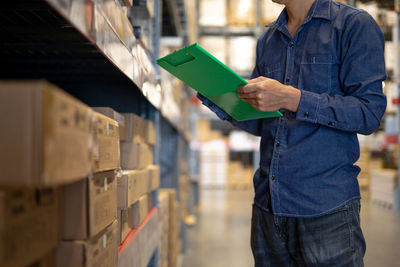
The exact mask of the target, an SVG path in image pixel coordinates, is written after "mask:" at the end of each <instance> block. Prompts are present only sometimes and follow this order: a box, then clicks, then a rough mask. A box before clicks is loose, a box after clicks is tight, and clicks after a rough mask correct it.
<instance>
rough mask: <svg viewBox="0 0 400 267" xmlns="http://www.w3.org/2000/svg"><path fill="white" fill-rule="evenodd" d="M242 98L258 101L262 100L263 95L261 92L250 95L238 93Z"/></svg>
mask: <svg viewBox="0 0 400 267" xmlns="http://www.w3.org/2000/svg"><path fill="white" fill-rule="evenodd" d="M238 96H239V97H240V98H248V99H257V98H261V94H260V93H259V92H250V93H244V94H243V93H238Z"/></svg>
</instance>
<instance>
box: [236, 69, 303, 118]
mask: <svg viewBox="0 0 400 267" xmlns="http://www.w3.org/2000/svg"><path fill="white" fill-rule="evenodd" d="M238 95H239V97H240V98H241V99H242V100H243V101H246V102H249V103H250V104H251V105H252V106H253V107H254V108H255V109H257V110H260V111H276V110H279V109H281V108H284V109H286V110H289V111H293V112H297V109H298V107H299V103H300V97H301V91H300V90H299V89H296V88H294V87H292V86H288V85H284V84H282V83H280V82H278V81H277V80H273V79H269V78H265V77H263V76H260V77H257V78H255V79H252V80H249V81H248V84H246V85H244V86H240V87H239V88H238Z"/></svg>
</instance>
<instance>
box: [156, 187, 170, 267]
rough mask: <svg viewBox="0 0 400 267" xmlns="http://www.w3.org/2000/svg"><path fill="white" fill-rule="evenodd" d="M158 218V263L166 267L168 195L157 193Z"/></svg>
mask: <svg viewBox="0 0 400 267" xmlns="http://www.w3.org/2000/svg"><path fill="white" fill-rule="evenodd" d="M158 207H159V208H158V217H159V221H160V228H161V242H160V248H159V251H158V262H159V263H160V266H161V267H165V266H168V239H169V237H168V232H169V194H168V193H167V192H161V190H160V192H158Z"/></svg>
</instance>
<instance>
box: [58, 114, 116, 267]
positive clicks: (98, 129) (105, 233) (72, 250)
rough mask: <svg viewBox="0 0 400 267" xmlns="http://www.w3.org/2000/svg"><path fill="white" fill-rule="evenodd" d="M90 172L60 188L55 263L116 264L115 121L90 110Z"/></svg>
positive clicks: (63, 264) (76, 264)
mask: <svg viewBox="0 0 400 267" xmlns="http://www.w3.org/2000/svg"><path fill="white" fill-rule="evenodd" d="M92 117H93V149H92V150H91V151H92V157H91V158H92V161H91V162H92V168H91V169H92V171H93V174H91V175H89V176H88V177H87V178H85V179H83V180H80V181H78V182H76V183H73V184H69V185H67V186H64V187H63V188H62V221H63V224H62V242H61V243H60V245H59V246H58V247H57V249H56V257H55V258H56V265H57V266H65V267H67V266H71V267H72V266H82V267H83V266H98V265H100V264H105V265H106V266H116V263H117V234H118V223H117V221H116V220H117V206H116V193H117V180H116V179H117V176H118V170H119V168H120V157H119V126H118V123H117V122H116V121H115V120H113V119H111V118H108V117H107V116H104V115H102V114H100V113H97V112H93V116H92Z"/></svg>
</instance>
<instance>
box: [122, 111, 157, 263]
mask: <svg viewBox="0 0 400 267" xmlns="http://www.w3.org/2000/svg"><path fill="white" fill-rule="evenodd" d="M123 117H124V120H125V134H124V139H122V140H121V143H120V148H121V168H122V171H121V175H120V176H119V177H118V189H117V191H118V221H119V242H118V244H120V255H119V261H118V266H122V267H124V266H145V265H146V264H147V262H148V261H149V259H150V258H151V256H152V253H153V252H154V250H155V248H156V247H157V246H158V243H159V225H158V215H157V214H158V213H157V211H155V210H153V207H155V206H156V203H154V201H153V199H154V197H155V195H156V193H155V192H156V190H157V189H158V188H159V185H160V169H159V166H156V165H153V150H154V146H155V142H156V133H155V127H154V124H153V123H152V122H151V121H149V120H143V119H142V118H140V117H139V116H137V115H135V114H132V113H125V114H123ZM132 255H136V256H135V257H136V259H131V257H132Z"/></svg>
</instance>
